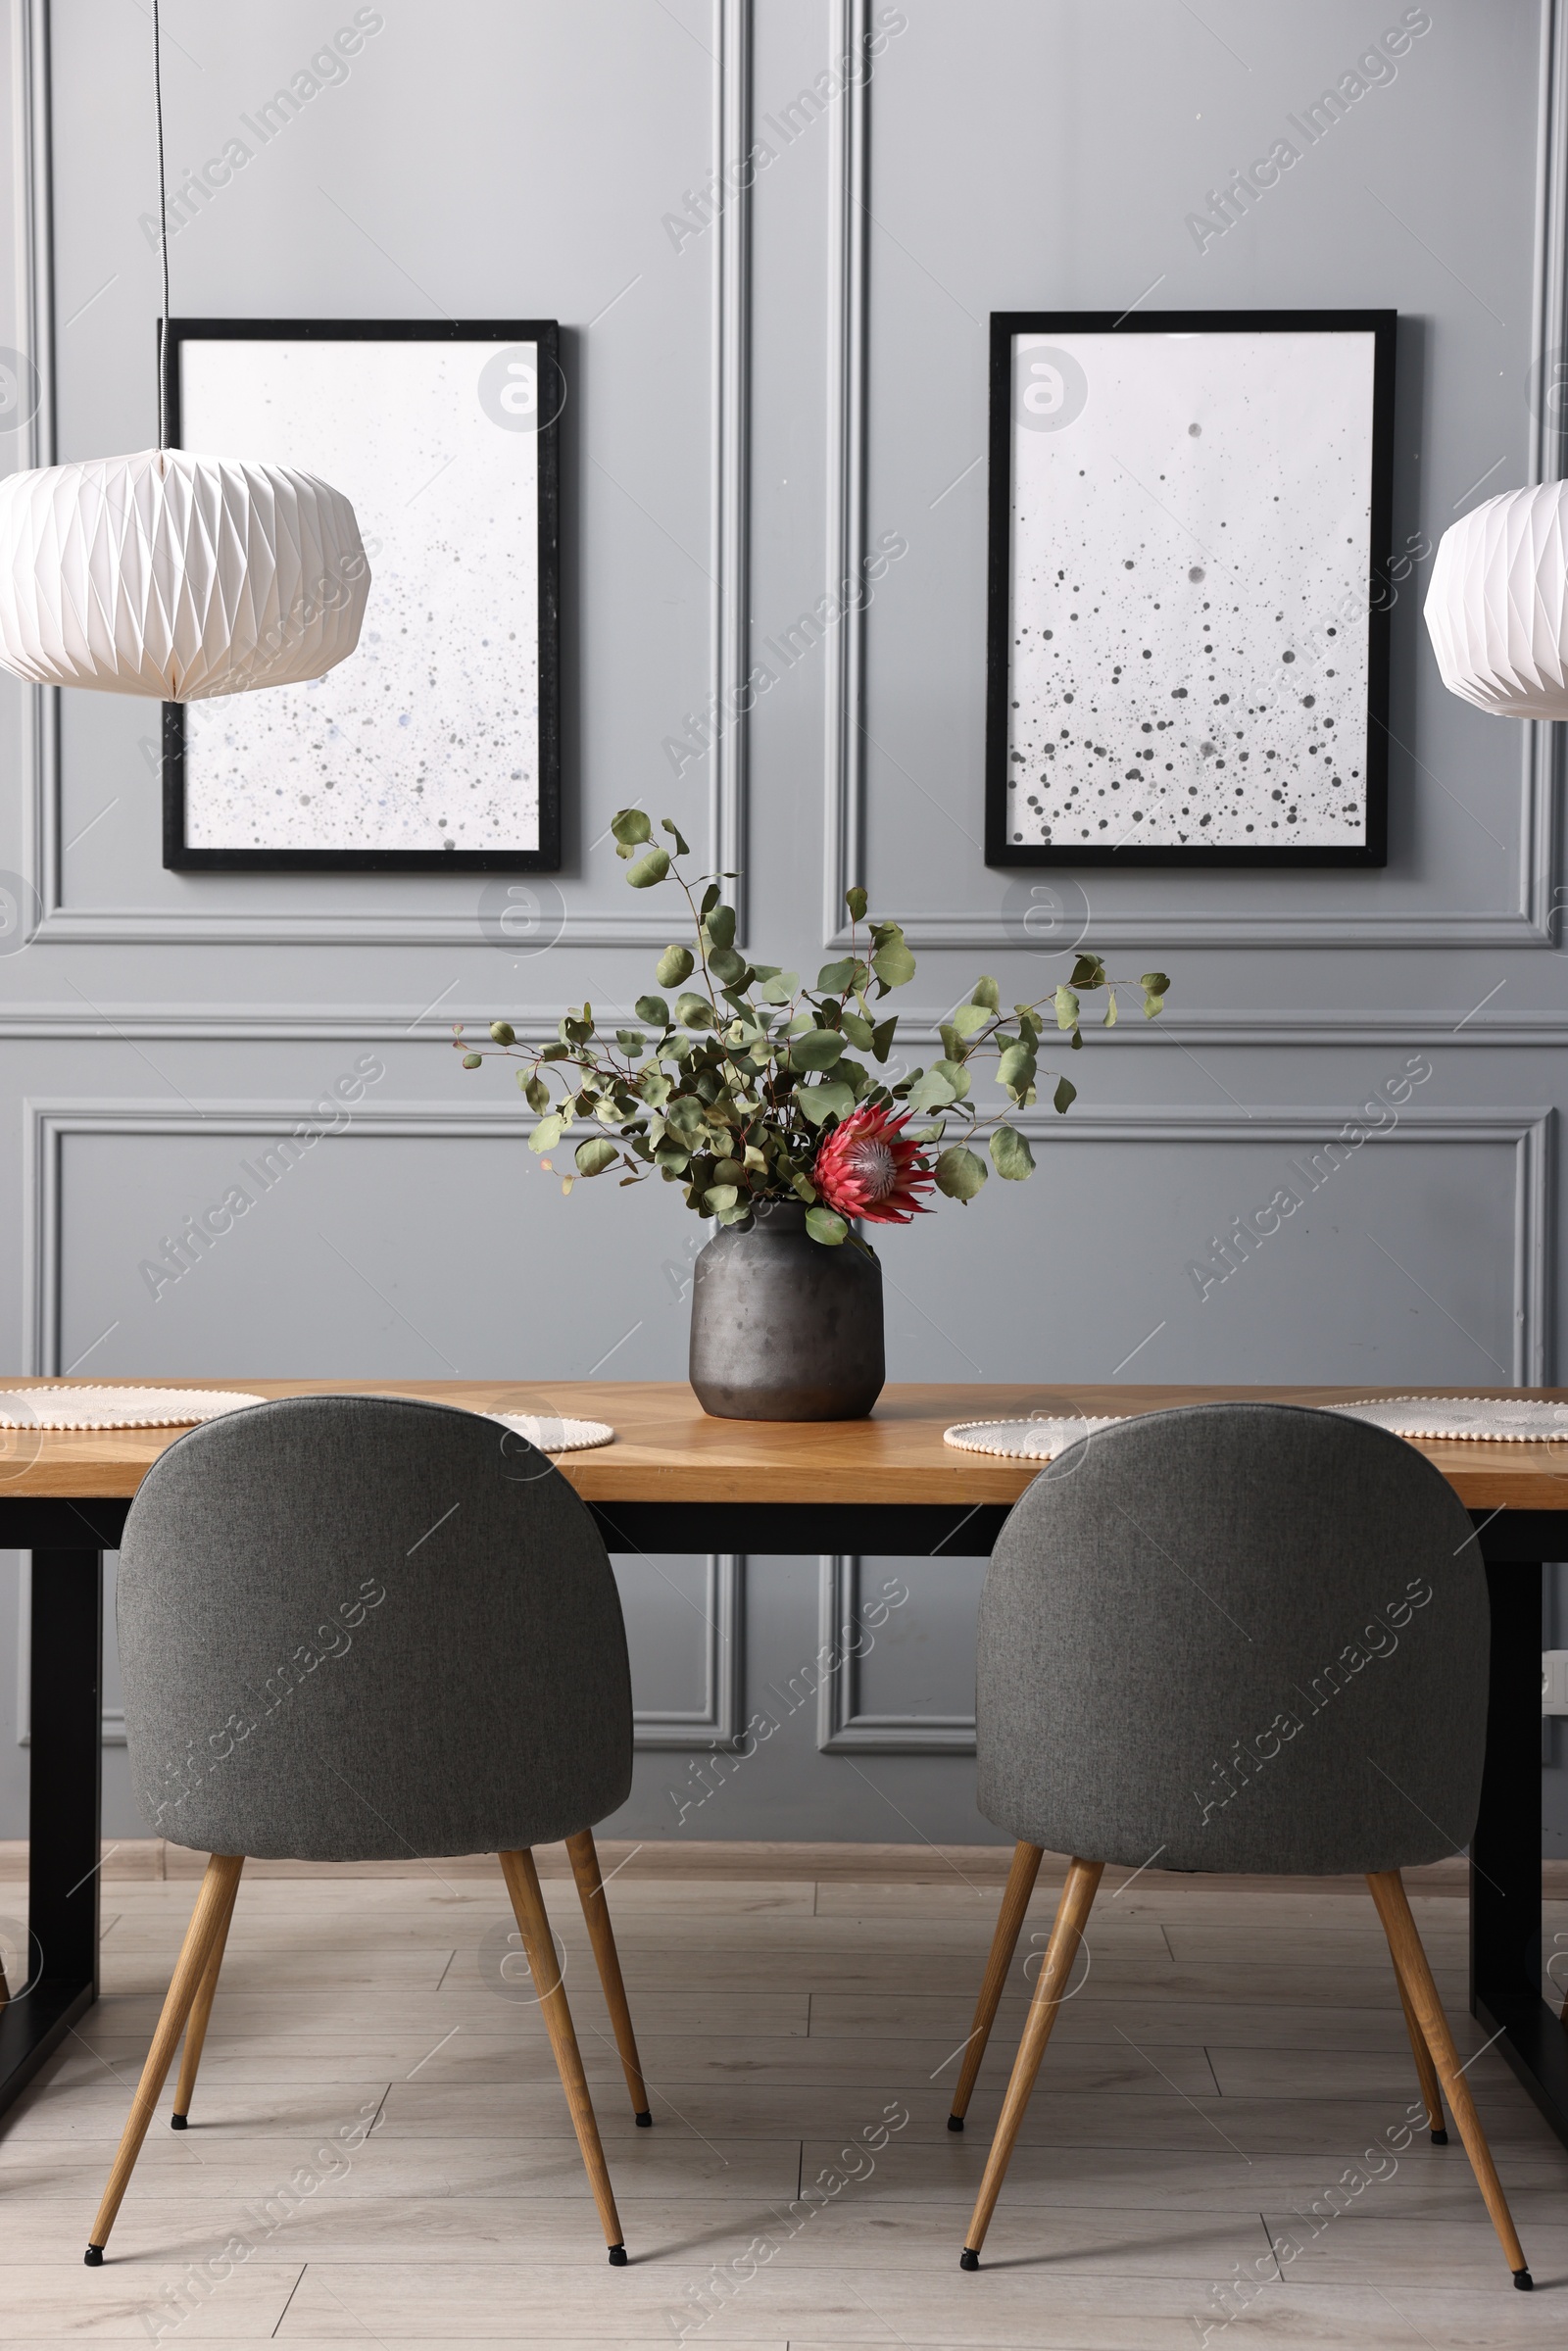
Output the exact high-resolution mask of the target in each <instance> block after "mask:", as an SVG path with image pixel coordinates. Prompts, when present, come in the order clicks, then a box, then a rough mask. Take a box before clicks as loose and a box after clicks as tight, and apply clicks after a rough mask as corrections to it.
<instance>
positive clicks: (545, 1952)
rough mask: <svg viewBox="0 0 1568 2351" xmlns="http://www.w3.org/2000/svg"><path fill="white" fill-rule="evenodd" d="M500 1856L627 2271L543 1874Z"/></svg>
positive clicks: (602, 2206) (588, 2158)
mask: <svg viewBox="0 0 1568 2351" xmlns="http://www.w3.org/2000/svg"><path fill="white" fill-rule="evenodd" d="M500 1858H501V1869H502V1874H503V1876H504V1877H505V1879H506V1881H507V1891H508V1893H509V1894H510V1895H511V1896H512V1907H513V1911H514V1913H515V1916H516V1921H517V1927H518V1930H519V1932H520V1934H521V1935H522V1947H523V1951H524V1954H525V1955H526V1957H527V1961H528V1972H529V1974H530V1975H531V1976H532V1978H533V1984H534V1989H535V1991H536V1993H537V1994H538V1999H539V2005H540V2007H541V2008H542V2009H543V2011H544V2019H545V2029H546V2031H547V2032H548V2033H549V2034H550V2046H551V2048H552V2049H553V2050H554V2051H555V2058H556V2070H557V2072H558V2073H559V2074H560V2076H561V2086H562V2088H563V2089H564V2091H565V2093H566V2105H567V2107H568V2108H569V2110H570V2113H571V2125H572V2129H573V2130H574V2131H576V2133H577V2145H578V2147H579V2148H580V2150H581V2152H582V2160H583V2168H584V2170H585V2171H586V2172H587V2174H588V2184H589V2186H590V2187H591V2188H592V2189H593V2191H594V2202H595V2204H596V2205H597V2206H598V2208H599V2219H600V2223H601V2225H602V2227H603V2229H604V2231H605V2242H606V2244H607V2245H608V2246H609V2247H610V2259H611V2263H612V2265H613V2267H614V2268H615V2269H621V2268H623V2267H624V2265H625V2260H626V2247H625V2243H624V2241H623V2239H622V2237H621V2233H620V2216H619V2214H618V2213H617V2212H616V2210H615V2194H614V2190H613V2188H612V2186H611V2184H610V2168H609V2166H608V2165H607V2163H606V2162H605V2150H604V2148H603V2146H602V2145H601V2144H600V2139H599V2124H598V2120H597V2118H596V2117H595V2114H594V2102H593V2099H592V2098H591V2097H590V2096H589V2094H588V2078H587V2076H586V2075H585V2074H584V2072H583V2070H582V2053H581V2051H580V2050H579V2049H578V2047H577V2035H576V2033H575V2032H574V2031H573V2030H572V2023H571V2010H570V2008H569V2007H568V2006H567V2004H566V1987H565V1985H564V1984H563V1982H562V1980H561V1970H560V1968H559V1967H558V1966H557V1965H556V1946H555V1941H554V1938H553V1937H552V1935H551V1933H550V1920H549V1918H548V1916H547V1915H546V1911H545V1898H544V1895H543V1894H542V1893H541V1892H540V1890H539V1873H538V1871H537V1870H536V1869H535V1868H534V1863H533V1855H532V1853H530V1852H529V1851H527V1849H526V1848H524V1849H523V1850H522V1851H520V1852H515V1853H503V1854H502V1855H501V1857H500Z"/></svg>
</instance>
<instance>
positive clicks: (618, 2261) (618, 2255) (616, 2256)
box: [610, 2245, 626, 2270]
mask: <svg viewBox="0 0 1568 2351" xmlns="http://www.w3.org/2000/svg"><path fill="white" fill-rule="evenodd" d="M610 2266H611V2268H612V2269H613V2270H623V2269H624V2268H625V2267H626V2248H625V2246H624V2245H612V2246H611V2248H610Z"/></svg>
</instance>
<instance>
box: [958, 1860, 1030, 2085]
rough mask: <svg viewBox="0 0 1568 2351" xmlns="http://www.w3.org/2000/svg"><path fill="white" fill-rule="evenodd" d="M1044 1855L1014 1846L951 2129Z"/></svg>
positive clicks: (973, 2077) (974, 2072)
mask: <svg viewBox="0 0 1568 2351" xmlns="http://www.w3.org/2000/svg"><path fill="white" fill-rule="evenodd" d="M1043 1857H1044V1847H1043V1846H1041V1845H1026V1844H1022V1843H1019V1844H1017V1845H1015V1846H1014V1847H1013V1853H1012V1867H1011V1869H1010V1870H1009V1871H1008V1872H1007V1885H1006V1890H1005V1893H1004V1894H1003V1897H1002V1908H1001V1911H1000V1912H999V1913H998V1916H997V1931H996V1934H995V1935H993V1936H992V1937H991V1956H990V1958H989V1959H988V1960H987V1961H986V1972H985V1977H984V1980H983V1982H982V1983H981V1985H980V1997H979V1999H978V2000H976V2002H975V2004H974V2026H973V2029H972V2030H971V2032H970V2034H969V2037H968V2039H967V2040H966V2041H965V2043H964V2046H963V2065H962V2068H961V2070H960V2072H959V2075H958V2085H957V2087H956V2089H955V2091H954V2093H953V2111H952V2113H951V2114H950V2115H949V2116H948V2129H949V2130H950V2131H961V2130H962V2129H963V2118H964V2116H965V2115H966V2114H967V2113H968V2111H969V2100H970V2099H971V2097H973V2095H974V2085H975V2083H976V2082H977V2081H978V2080H979V2078H980V2066H981V2061H982V2060H983V2058H984V2056H985V2053H986V2043H987V2042H988V2041H989V2040H990V2038H991V2028H992V2026H993V2025H994V2024H995V2023H996V2021H997V2009H998V2006H999V2005H1000V2003H1001V1999H1002V1993H1003V1987H1004V1985H1005V1984H1006V1981H1007V1970H1008V1969H1009V1968H1010V1967H1011V1965H1012V1954H1013V1952H1014V1951H1015V1950H1016V1949H1017V1947H1018V1936H1019V1935H1020V1933H1021V1932H1022V1929H1023V1922H1024V1916H1025V1913H1026V1912H1027V1911H1028V1908H1029V1897H1030V1895H1031V1894H1032V1893H1033V1892H1034V1890H1035V1880H1036V1879H1037V1878H1038V1877H1039V1875H1040V1864H1041V1861H1042V1859H1043Z"/></svg>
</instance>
